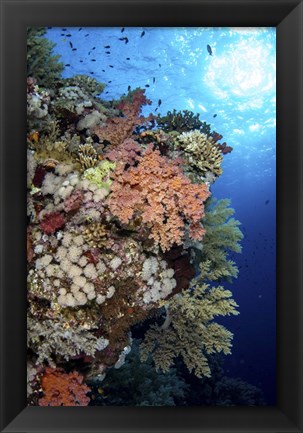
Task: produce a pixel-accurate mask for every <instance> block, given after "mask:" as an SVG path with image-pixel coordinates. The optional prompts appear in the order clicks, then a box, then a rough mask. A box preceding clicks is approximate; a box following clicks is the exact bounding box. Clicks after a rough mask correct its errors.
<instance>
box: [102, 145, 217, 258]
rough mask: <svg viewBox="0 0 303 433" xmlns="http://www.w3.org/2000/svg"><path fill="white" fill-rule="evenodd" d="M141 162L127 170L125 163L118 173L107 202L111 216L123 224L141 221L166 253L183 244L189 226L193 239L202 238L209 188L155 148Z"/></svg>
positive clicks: (117, 170) (146, 153) (148, 149)
mask: <svg viewBox="0 0 303 433" xmlns="http://www.w3.org/2000/svg"><path fill="white" fill-rule="evenodd" d="M138 159H139V163H138V165H137V166H135V167H129V168H128V169H127V170H126V171H125V170H124V164H122V163H123V161H122V163H121V165H120V166H119V165H118V167H117V169H116V171H115V180H114V182H113V184H112V186H111V191H112V192H111V195H110V197H109V199H108V205H109V208H110V211H111V212H112V214H113V215H115V216H117V217H118V218H119V220H120V221H121V222H122V223H124V224H128V223H129V222H130V221H131V219H132V218H138V217H139V218H141V219H142V222H143V224H145V225H147V227H148V228H149V229H150V236H149V237H150V238H151V239H153V240H154V241H155V243H156V244H159V245H160V247H161V248H162V250H163V251H166V250H168V249H169V248H171V247H172V246H173V245H174V244H177V245H180V244H181V243H182V241H183V237H184V230H185V227H186V225H188V226H189V235H190V236H191V238H192V239H201V238H202V236H203V234H204V229H203V227H202V226H201V223H200V221H201V219H202V218H203V215H204V206H203V202H204V201H205V200H206V198H207V197H208V196H209V195H210V193H209V191H208V189H207V186H206V185H205V184H199V185H196V184H193V183H191V182H190V180H189V179H188V178H187V177H186V176H185V175H184V174H183V173H182V171H181V169H180V168H179V166H178V164H177V163H176V162H173V161H170V160H169V159H168V158H166V157H163V156H161V155H160V152H159V151H158V150H153V148H152V145H150V146H148V148H147V149H146V151H145V153H144V155H143V156H140V157H138Z"/></svg>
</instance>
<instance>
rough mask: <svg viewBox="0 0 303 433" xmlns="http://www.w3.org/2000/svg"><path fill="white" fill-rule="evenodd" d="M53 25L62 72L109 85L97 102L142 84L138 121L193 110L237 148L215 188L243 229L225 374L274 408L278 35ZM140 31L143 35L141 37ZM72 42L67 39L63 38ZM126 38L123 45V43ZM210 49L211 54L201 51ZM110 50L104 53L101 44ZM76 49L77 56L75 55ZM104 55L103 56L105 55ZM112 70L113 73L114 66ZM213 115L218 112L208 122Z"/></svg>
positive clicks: (272, 32) (247, 31) (51, 31)
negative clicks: (143, 96) (236, 307)
mask: <svg viewBox="0 0 303 433" xmlns="http://www.w3.org/2000/svg"><path fill="white" fill-rule="evenodd" d="M121 30H122V29H121V28H80V29H79V28H67V29H61V28H52V29H49V30H48V33H47V37H48V38H49V39H51V40H52V41H54V42H56V47H55V49H54V51H55V52H56V53H59V54H60V55H61V56H62V60H63V62H64V63H65V64H67V65H69V66H66V68H65V71H64V76H65V77H69V76H72V75H75V74H87V75H91V76H93V77H95V78H97V79H98V80H99V81H101V82H104V83H106V84H107V87H106V89H105V91H104V93H103V94H102V98H103V99H108V100H110V99H113V98H119V97H120V96H121V95H122V94H123V93H127V88H128V86H129V85H130V86H131V88H132V89H134V88H136V87H139V86H140V87H143V88H144V87H145V86H148V87H145V88H146V94H147V96H148V97H149V98H150V99H151V100H152V101H153V104H152V105H151V106H148V107H146V108H145V109H144V114H148V113H149V112H154V110H155V109H156V107H157V105H158V100H159V99H161V105H160V107H159V108H158V113H160V114H166V112H167V111H168V110H173V109H174V108H175V109H177V110H183V109H189V110H192V111H193V112H194V113H200V118H201V120H205V121H206V122H207V123H211V126H212V129H215V130H216V131H217V132H219V133H220V134H222V135H223V136H224V138H223V141H226V142H227V144H228V145H230V146H232V147H233V152H232V153H231V154H228V155H226V156H225V158H224V163H223V170H224V173H223V175H222V176H221V177H220V178H219V179H218V180H217V182H216V183H215V184H214V185H213V186H212V193H213V195H214V196H215V197H217V198H229V199H231V201H232V206H233V207H234V208H235V210H236V213H235V217H236V219H238V220H239V221H240V222H241V223H242V226H241V229H242V230H243V232H244V235H245V237H244V239H243V242H242V247H243V251H242V254H237V255H235V256H234V257H233V258H234V260H235V261H236V262H237V264H238V266H239V268H240V273H239V277H238V279H237V280H235V281H234V282H233V284H231V285H227V284H226V287H227V288H229V289H230V290H232V292H233V294H234V298H235V299H236V301H237V302H238V304H239V310H240V315H239V316H236V317H231V318H227V319H225V320H224V324H226V326H227V327H228V328H229V329H230V330H231V331H233V332H234V344H233V353H232V355H230V356H228V357H226V360H225V364H224V369H225V373H226V374H227V375H230V376H232V377H240V378H242V379H243V380H246V381H248V382H250V383H252V384H254V385H256V386H258V387H260V388H261V389H262V390H263V391H264V394H265V398H266V401H267V404H270V405H273V404H275V401H276V377H275V374H276V370H275V368H276V359H275V348H276V334H275V333H276V323H275V322H276V128H275V126H276V111H275V110H276V87H275V76H276V33H275V28H238V29H237V28H125V30H124V31H123V32H122V31H121ZM142 32H145V33H144V34H143V35H142ZM69 35H70V36H69ZM123 37H127V38H128V43H125V40H124V41H121V40H119V38H123ZM207 44H209V45H210V46H211V48H212V55H209V53H208V52H207V48H206V47H207ZM107 45H110V48H109V49H107V48H105V46H107ZM73 48H74V50H72V49H73ZM106 51H108V52H109V53H106ZM110 65H111V66H112V67H110ZM214 115H217V116H215V117H214Z"/></svg>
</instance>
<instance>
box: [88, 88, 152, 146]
mask: <svg viewBox="0 0 303 433" xmlns="http://www.w3.org/2000/svg"><path fill="white" fill-rule="evenodd" d="M144 92H145V90H142V89H138V90H136V91H134V92H133V94H132V97H131V98H130V100H129V99H126V98H125V99H123V100H122V101H121V102H120V104H119V105H118V108H119V109H120V110H121V111H122V113H123V117H112V118H109V119H107V121H106V126H103V127H100V126H96V127H95V128H94V129H93V132H94V133H95V134H96V135H97V136H98V137H99V139H100V140H107V141H109V142H110V143H111V144H112V145H113V146H118V145H119V144H121V143H123V141H124V140H126V139H127V138H130V137H131V135H132V133H133V131H134V129H135V127H136V126H142V125H144V124H148V123H149V122H151V121H152V120H153V119H154V116H153V115H152V114H150V115H149V116H148V117H144V116H140V117H139V114H140V111H141V107H142V105H146V104H150V103H151V101H149V100H148V99H146V97H145V95H144Z"/></svg>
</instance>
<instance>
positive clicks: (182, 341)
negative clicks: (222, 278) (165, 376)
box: [140, 284, 239, 377]
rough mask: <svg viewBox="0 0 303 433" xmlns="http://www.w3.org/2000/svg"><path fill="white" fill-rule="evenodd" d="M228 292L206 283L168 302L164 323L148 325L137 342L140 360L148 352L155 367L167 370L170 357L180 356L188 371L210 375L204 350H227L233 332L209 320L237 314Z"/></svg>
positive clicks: (143, 359) (229, 350)
mask: <svg viewBox="0 0 303 433" xmlns="http://www.w3.org/2000/svg"><path fill="white" fill-rule="evenodd" d="M231 296H232V293H231V292H230V291H229V290H224V288H223V287H221V286H219V287H213V288H211V287H210V286H209V285H208V284H202V285H201V286H200V285H197V286H193V287H192V288H191V289H188V290H186V291H184V292H183V293H182V294H179V295H175V296H174V297H173V298H172V299H171V300H170V301H169V303H168V306H167V311H168V316H167V320H166V321H165V325H163V326H162V327H160V326H158V325H154V326H152V327H151V328H150V329H149V330H148V331H147V332H146V334H145V339H144V340H143V342H142V343H141V346H140V349H141V360H142V361H146V359H147V358H148V355H149V354H150V353H151V355H152V358H153V360H154V362H155V365H156V368H157V369H161V370H162V371H164V372H167V371H168V370H169V368H170V366H171V365H172V364H173V361H174V358H176V357H177V356H180V355H181V356H182V358H183V360H184V363H185V365H186V366H187V368H188V370H189V371H194V373H195V375H196V376H198V377H202V376H208V377H209V376H210V374H211V373H210V368H209V366H208V361H207V357H206V354H211V353H214V352H223V353H224V354H225V355H227V354H230V353H231V341H232V338H233V334H232V333H231V332H230V331H228V330H227V329H226V328H225V327H224V326H222V325H219V324H218V323H215V322H213V319H214V318H215V316H226V315H230V314H234V315H236V314H239V313H238V311H237V310H236V307H237V304H236V302H235V301H234V300H233V299H232V298H231Z"/></svg>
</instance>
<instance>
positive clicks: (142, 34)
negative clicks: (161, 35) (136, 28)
mask: <svg viewBox="0 0 303 433" xmlns="http://www.w3.org/2000/svg"><path fill="white" fill-rule="evenodd" d="M144 35H145V31H144V30H143V32H142V33H141V35H140V38H143V36H144Z"/></svg>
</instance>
